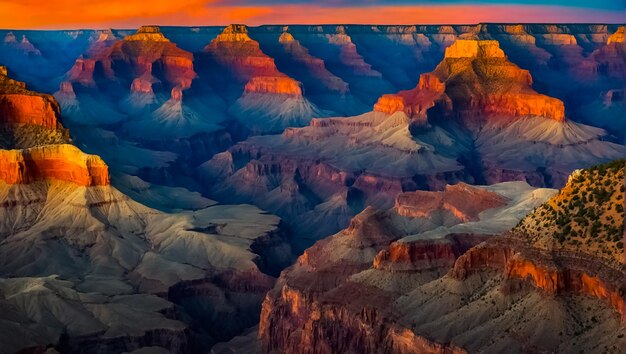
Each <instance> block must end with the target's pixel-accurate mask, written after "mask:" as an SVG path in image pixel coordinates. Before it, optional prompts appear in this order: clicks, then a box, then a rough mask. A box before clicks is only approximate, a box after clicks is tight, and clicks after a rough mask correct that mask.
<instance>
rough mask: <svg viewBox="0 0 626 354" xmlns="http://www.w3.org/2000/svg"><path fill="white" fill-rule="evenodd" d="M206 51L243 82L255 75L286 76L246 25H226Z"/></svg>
mask: <svg viewBox="0 0 626 354" xmlns="http://www.w3.org/2000/svg"><path fill="white" fill-rule="evenodd" d="M204 51H205V52H206V53H208V54H210V55H211V57H212V58H213V59H214V60H215V61H216V62H217V63H219V64H220V65H222V66H224V67H226V68H228V70H229V71H230V72H231V73H232V74H233V76H234V78H235V79H237V80H239V81H240V82H241V83H246V82H248V81H249V80H250V79H252V78H253V77H272V76H274V77H275V76H281V77H285V78H286V75H284V74H282V73H280V72H279V71H278V69H277V68H276V65H275V64H274V60H273V59H272V58H270V57H269V56H267V55H266V54H265V53H263V51H261V48H260V46H259V43H258V42H257V41H255V40H253V39H252V38H250V36H249V35H248V28H247V27H246V26H245V25H230V26H228V27H226V28H225V29H224V31H223V32H222V33H221V34H220V35H218V36H217V38H215V39H214V40H213V41H211V43H209V45H207V46H206V47H205V48H204Z"/></svg>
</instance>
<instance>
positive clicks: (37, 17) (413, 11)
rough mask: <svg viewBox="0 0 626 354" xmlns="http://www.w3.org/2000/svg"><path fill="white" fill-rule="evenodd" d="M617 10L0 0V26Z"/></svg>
mask: <svg viewBox="0 0 626 354" xmlns="http://www.w3.org/2000/svg"><path fill="white" fill-rule="evenodd" d="M623 20H624V13H621V12H619V11H607V10H594V9H580V8H575V7H557V6H537V5H535V6H522V5H472V6H470V5H417V6H416V5H406V6H397V5H396V6H384V5H381V6H369V7H354V6H353V7H323V6H318V5H314V4H310V3H309V4H297V5H289V4H280V5H272V6H264V5H247V6H235V5H227V4H225V2H224V1H222V0H151V1H145V2H144V1H134V0H47V1H40V0H18V1H15V0H0V26H2V27H3V28H12V29H26V28H39V29H54V28H78V27H82V28H105V27H116V28H134V27H138V26H140V25H142V24H157V25H183V26H198V25H226V24H229V23H235V22H237V23H246V24H249V25H260V24H270V23H280V24H298V23H302V24H324V23H331V24H336V23H355V24H356V23H367V24H428V23H446V24H453V23H477V22H620V21H623Z"/></svg>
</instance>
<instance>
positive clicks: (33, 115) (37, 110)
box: [0, 67, 59, 129]
mask: <svg viewBox="0 0 626 354" xmlns="http://www.w3.org/2000/svg"><path fill="white" fill-rule="evenodd" d="M58 115H59V106H58V104H57V103H56V101H55V100H54V98H52V96H50V95H45V94H39V93H36V92H33V91H29V90H28V89H26V84H25V83H23V82H19V81H15V80H13V79H11V78H9V77H8V76H7V69H6V67H2V70H0V117H1V119H0V122H2V123H15V124H28V125H37V126H41V127H44V128H46V129H56V128H57V126H58V124H59V123H58V121H57V117H58Z"/></svg>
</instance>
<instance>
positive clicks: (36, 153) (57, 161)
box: [0, 145, 109, 187]
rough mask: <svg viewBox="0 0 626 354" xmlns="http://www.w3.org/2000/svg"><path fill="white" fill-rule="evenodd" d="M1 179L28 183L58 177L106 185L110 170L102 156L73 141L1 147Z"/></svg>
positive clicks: (84, 184) (83, 184)
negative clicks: (66, 143)
mask: <svg viewBox="0 0 626 354" xmlns="http://www.w3.org/2000/svg"><path fill="white" fill-rule="evenodd" d="M0 180H2V181H4V182H5V183H8V184H28V183H33V182H37V181H43V180H59V181H66V182H70V183H73V184H76V185H79V186H85V187H87V186H106V185H108V184H109V171H108V167H107V165H106V164H105V163H104V161H102V159H101V158H99V157H98V156H94V155H87V154H84V153H83V152H81V151H80V150H78V148H76V147H74V146H72V145H49V146H42V147H37V148H31V149H25V150H0Z"/></svg>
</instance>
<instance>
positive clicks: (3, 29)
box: [0, 22, 626, 32]
mask: <svg viewBox="0 0 626 354" xmlns="http://www.w3.org/2000/svg"><path fill="white" fill-rule="evenodd" d="M230 25H244V26H246V27H249V28H259V27H281V26H301V27H304V26H310V27H315V26H361V27H374V26H384V27H401V26H404V27H406V26H424V27H437V26H479V25H524V26H525V25H561V26H563V25H589V26H626V23H623V22H475V23H429V24H425V23H422V24H420V23H412V24H393V23H378V24H375V23H369V24H368V23H319V24H305V23H275V24H262V25H248V24H245V23H239V22H233V23H229V24H226V25H159V24H144V25H140V26H138V27H66V28H0V31H41V32H44V31H101V30H137V29H139V28H141V27H144V26H155V27H159V28H164V27H167V28H219V27H228V26H230Z"/></svg>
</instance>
